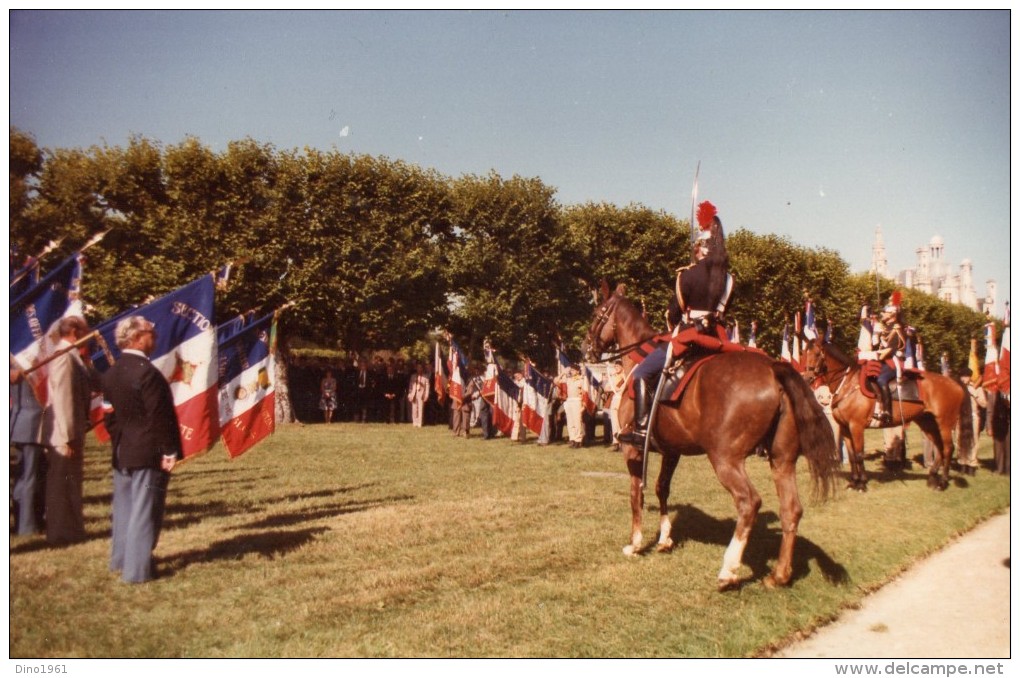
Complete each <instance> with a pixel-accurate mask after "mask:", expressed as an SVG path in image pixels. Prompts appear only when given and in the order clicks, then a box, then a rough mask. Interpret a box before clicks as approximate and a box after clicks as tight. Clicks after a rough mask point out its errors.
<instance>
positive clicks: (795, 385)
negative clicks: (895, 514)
mask: <svg viewBox="0 0 1020 678" xmlns="http://www.w3.org/2000/svg"><path fill="white" fill-rule="evenodd" d="M624 292H625V288H624V286H623V285H620V286H619V287H617V289H616V291H615V292H614V293H613V294H612V295H609V294H608V289H606V288H605V287H603V294H602V299H601V301H600V303H599V304H598V306H597V308H596V311H595V316H594V319H593V320H592V324H591V327H590V328H589V329H588V340H587V353H588V357H589V359H591V360H597V359H598V358H599V357H601V355H602V354H603V352H604V350H605V349H606V348H608V347H610V346H612V345H613V344H615V345H616V346H617V347H618V349H619V351H620V353H621V355H622V360H623V366H624V370H625V371H626V372H627V373H629V372H630V370H631V369H632V368H633V367H634V365H635V364H636V363H635V360H634V359H633V358H632V354H630V353H628V351H629V350H630V349H631V348H633V347H635V346H638V345H640V344H641V343H642V342H644V341H646V340H648V339H650V338H652V337H654V336H655V335H656V334H657V333H656V331H655V330H654V329H652V327H651V326H650V325H649V324H648V322H647V321H645V319H644V318H643V317H642V315H641V313H640V311H638V310H637V308H635V306H634V304H632V303H631V302H630V301H629V300H628V299H627V298H626V297H625V296H624ZM633 408H634V402H633V399H631V398H625V399H624V401H623V403H622V404H621V405H620V421H621V422H628V421H630V420H632V419H633ZM625 428H626V426H625ZM650 432H651V433H652V434H653V435H654V440H655V442H656V446H657V447H658V449H659V451H660V452H661V453H662V466H661V468H660V471H659V477H658V480H657V481H656V483H655V494H656V496H657V497H658V499H659V541H658V547H657V548H658V550H660V551H667V550H669V549H671V548H672V547H673V540H672V538H671V537H670V533H671V532H672V524H671V522H670V518H669V512H668V508H667V502H668V499H669V486H670V482H671V481H672V478H673V471H674V470H676V467H677V464H678V463H679V461H680V456H681V455H696V454H706V455H707V456H708V460H709V462H710V463H711V464H712V468H713V469H714V470H715V474H716V477H717V478H719V482H720V483H722V485H723V487H725V488H726V489H727V490H728V491H729V493H730V494H731V495H732V496H733V502H734V504H735V505H736V508H737V524H736V528H735V529H734V531H733V537H732V539H731V540H730V544H729V546H728V547H727V549H726V552H725V555H724V556H723V564H722V569H720V571H719V575H718V585H719V590H726V589H729V588H733V587H736V586H739V585H740V579H739V577H738V574H737V571H738V569H739V568H740V565H741V561H742V559H743V554H744V548H745V547H746V546H747V541H748V538H749V536H750V533H751V528H752V527H753V525H754V521H755V517H756V516H757V514H758V509H759V508H760V507H761V496H760V495H759V494H758V492H757V490H755V488H754V487H753V486H752V485H751V481H750V479H749V478H748V476H747V470H746V468H745V466H744V462H745V459H746V458H747V457H748V456H749V455H750V454H752V453H753V452H754V451H755V449H756V448H757V447H758V446H763V447H764V448H765V449H766V450H767V451H768V459H769V464H770V465H771V468H772V477H773V479H774V481H775V483H776V490H777V492H778V494H779V504H780V518H781V523H782V529H783V537H782V542H781V544H780V548H779V558H778V560H777V562H776V565H775V568H774V569H773V571H772V573H771V574H769V575H768V576H767V577H766V579H765V582H764V583H765V585H766V586H768V587H772V586H776V585H786V584H788V583H789V582H790V577H791V575H792V572H793V565H792V563H793V546H794V542H795V541H796V539H797V526H798V524H799V522H800V518H801V515H802V514H803V508H802V507H801V503H800V498H799V496H798V492H797V477H796V463H797V457H798V456H799V455H800V454H804V455H805V456H806V457H807V458H808V462H809V466H810V471H811V477H812V480H813V481H814V485H815V489H816V491H817V492H818V494H820V496H822V497H827V496H828V495H829V494H830V492H831V490H832V488H833V485H834V480H833V478H834V474H835V470H836V468H837V466H838V463H839V458H838V456H837V453H836V445H835V440H834V439H833V435H832V428H831V427H830V426H829V423H828V421H827V420H826V419H825V415H824V413H823V411H822V409H821V406H820V405H819V404H818V401H817V400H816V399H815V398H814V396H813V394H812V393H811V390H810V389H809V388H808V386H807V383H806V382H805V381H804V379H803V378H802V377H801V376H800V375H799V374H797V372H796V371H795V370H793V369H792V368H791V367H790V366H789V365H786V364H783V363H779V362H776V361H774V360H772V359H771V358H769V357H767V356H765V355H764V354H761V353H756V352H731V353H722V354H720V355H718V356H716V357H714V358H712V359H710V360H708V361H706V362H705V363H704V365H703V366H702V367H701V368H700V369H698V371H697V372H695V373H694V374H693V376H692V377H691V380H690V382H689V385H688V386H687V388H686V390H685V392H684V394H683V396H682V397H681V399H680V401H679V403H662V404H661V406H660V407H659V408H658V414H657V416H656V418H655V421H654V422H652V424H651V430H650ZM623 450H624V458H625V460H626V463H627V470H628V472H629V473H630V508H631V537H630V543H629V544H628V545H627V546H626V547H625V548H624V553H625V554H627V555H633V554H634V553H636V552H638V550H639V549H641V547H642V536H641V518H642V510H643V508H644V495H643V489H644V488H643V468H642V467H643V458H642V457H643V450H641V449H638V448H636V447H633V446H629V445H628V446H624V448H623Z"/></svg>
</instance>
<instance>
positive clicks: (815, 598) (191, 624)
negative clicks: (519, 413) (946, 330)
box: [10, 423, 1010, 658]
mask: <svg viewBox="0 0 1020 678" xmlns="http://www.w3.org/2000/svg"><path fill="white" fill-rule="evenodd" d="M908 436H909V438H908V445H909V450H908V453H909V455H910V456H914V455H916V454H918V453H919V452H920V438H919V434H918V433H917V431H916V430H911V431H910V432H909V433H908ZM880 445H881V435H880V434H878V433H875V432H869V434H868V449H869V450H875V449H876V448H878V447H879V446H880ZM979 455H980V458H981V460H982V462H983V463H984V464H985V466H984V468H982V470H981V471H979V473H978V475H977V476H976V477H967V476H961V475H959V474H956V473H954V474H953V476H952V478H951V484H950V487H949V489H948V490H947V491H945V492H941V493H940V492H935V491H932V490H930V489H928V488H927V487H926V484H925V471H924V470H923V469H922V468H921V467H920V466H919V465H917V464H915V465H914V467H913V468H911V469H907V470H906V471H903V472H899V473H895V474H894V473H886V472H883V471H882V470H881V468H880V464H879V462H877V461H874V460H871V461H869V462H868V469H869V472H871V473H872V482H871V484H870V491H869V492H867V493H865V494H858V493H851V492H841V493H839V494H838V495H837V496H836V497H835V498H834V499H833V500H830V501H829V502H827V503H824V504H815V503H812V502H810V501H809V499H808V497H807V495H808V490H809V487H810V484H809V482H808V478H807V463H806V462H802V463H801V464H799V473H800V478H801V483H800V485H801V491H802V499H803V500H804V503H805V514H804V519H803V520H802V522H801V527H800V539H799V540H798V543H797V551H796V555H795V558H794V566H795V570H794V581H793V584H792V586H790V587H789V588H786V589H782V590H778V591H770V590H767V589H766V588H765V587H764V586H763V585H762V583H761V580H762V577H763V576H764V575H765V574H766V573H767V572H768V570H769V568H770V566H771V564H772V563H773V562H774V560H775V558H776V554H777V549H778V545H779V539H780V534H779V521H778V516H777V510H778V506H777V499H776V493H775V488H774V486H773V485H772V481H771V477H770V474H769V471H768V465H767V463H766V462H765V461H763V460H761V459H759V458H757V457H752V458H750V459H749V460H748V462H747V463H748V467H749V469H750V471H751V475H752V478H753V479H754V482H755V484H756V486H757V487H758V489H759V491H760V492H761V494H762V497H763V500H764V503H763V506H762V511H761V514H760V515H759V520H758V523H757V525H756V526H755V529H754V532H753V533H752V537H751V543H750V544H749V546H748V549H747V552H746V554H745V558H744V562H745V566H744V570H745V574H746V575H747V577H748V578H749V581H748V583H747V584H746V585H745V586H744V587H743V588H741V589H740V590H738V591H734V592H729V593H723V594H720V593H717V592H716V590H715V577H716V573H717V572H718V570H719V567H720V564H721V562H722V556H723V551H724V549H725V547H726V544H727V543H728V542H729V539H730V536H731V534H732V530H733V525H734V509H733V505H732V502H731V500H730V497H729V495H728V494H727V493H726V492H725V490H723V488H722V486H721V485H719V483H718V481H717V480H716V479H715V476H714V474H713V473H712V470H711V468H710V466H709V465H708V463H707V461H706V460H705V458H704V457H696V458H690V459H684V460H683V461H682V462H681V464H680V467H679V469H678V470H677V473H676V477H675V479H674V481H673V496H672V499H671V506H672V510H673V513H674V516H675V528H674V539H675V540H676V541H677V543H678V547H677V548H676V549H675V550H674V551H673V552H672V553H670V554H655V553H649V554H648V555H644V556H638V557H633V558H627V557H625V556H623V555H622V552H621V549H622V547H623V546H624V544H625V543H626V541H627V540H628V538H629V520H630V518H629V509H628V499H627V483H628V481H627V477H626V474H625V470H624V466H623V462H622V460H621V458H620V455H619V454H616V453H612V452H610V451H609V448H607V447H602V446H595V447H589V448H585V449H581V450H571V449H568V448H567V446H566V445H565V444H554V445H551V446H549V447H539V446H537V445H535V444H534V442H533V439H532V442H529V443H526V444H523V445H520V444H512V443H510V442H509V441H507V440H505V439H497V440H490V441H483V440H481V439H480V438H469V439H466V440H464V439H458V438H454V437H452V436H451V435H450V432H449V431H448V430H447V429H446V428H445V427H426V428H424V429H414V428H412V427H411V426H409V425H397V426H388V425H383V424H363V425H359V424H349V423H343V424H332V425H330V426H326V425H324V424H316V425H307V426H305V425H292V426H286V427H283V428H281V429H280V430H279V431H278V432H277V433H276V435H275V436H273V437H272V438H271V439H269V440H268V441H266V442H264V443H262V444H260V445H259V446H257V447H255V448H254V449H253V450H251V451H250V452H248V453H247V454H245V455H243V456H241V457H240V458H238V459H236V460H234V461H229V460H228V459H227V458H226V454H225V453H224V452H223V450H222V449H220V448H215V449H213V450H212V451H211V452H209V453H208V454H206V455H203V456H201V457H198V458H196V459H193V460H190V461H188V462H187V463H185V464H184V465H182V466H180V467H179V468H178V470H176V471H175V472H174V477H173V479H172V480H171V483H170V492H169V499H168V502H167V518H166V525H165V528H164V531H163V535H162V537H161V540H160V543H159V545H158V546H157V549H156V556H157V559H158V563H159V570H160V573H161V577H160V578H159V579H158V580H156V581H154V582H150V583H148V584H144V585H139V586H132V585H127V584H123V583H121V582H120V580H119V579H118V578H117V577H116V576H115V575H113V574H111V573H110V572H108V570H107V561H108V555H109V547H110V499H111V479H110V471H109V456H110V454H109V447H108V446H105V445H100V444H98V443H96V442H95V441H94V440H91V439H90V443H89V445H88V447H87V450H86V481H85V514H86V515H85V518H86V528H87V531H88V539H87V541H85V542H84V543H81V544H78V545H74V546H71V547H67V548H62V549H53V548H49V547H48V546H47V545H46V543H45V540H44V539H43V538H42V537H14V536H12V537H11V542H10V656H11V657H12V658H37V657H39V658H41V657H745V656H755V655H761V654H767V653H768V651H769V649H770V648H772V647H775V646H777V645H779V644H781V643H783V642H784V640H785V639H787V638H789V637H791V636H792V635H793V634H796V633H797V632H798V631H802V630H806V629H810V628H811V627H813V626H815V625H817V624H819V623H821V622H823V621H826V620H828V619H831V618H832V617H833V616H834V615H836V614H838V612H839V611H840V610H841V609H842V608H845V607H848V606H853V605H855V604H856V603H857V602H859V601H860V599H861V598H862V597H863V596H864V595H865V594H866V593H867V592H868V591H870V590H872V589H874V588H876V587H878V586H881V585H882V584H883V583H884V582H886V581H888V580H889V579H890V578H892V577H894V576H895V575H896V574H897V573H898V572H900V571H901V570H903V569H904V568H906V567H908V566H909V565H910V564H911V563H913V562H915V561H917V560H918V559H920V558H922V557H923V556H925V555H926V554H928V553H930V552H932V551H934V550H936V549H938V548H939V547H940V546H942V545H943V544H945V543H946V542H947V541H948V540H949V539H951V538H952V537H953V536H954V535H957V534H959V533H960V532H963V531H966V530H968V529H970V528H971V527H973V526H974V525H975V524H977V523H978V522H980V521H981V520H983V519H985V518H987V517H988V516H990V515H993V514H995V513H998V512H1000V511H1002V510H1003V509H1004V508H1005V507H1007V506H1009V501H1010V498H1009V497H1010V493H1009V478H1006V477H1000V476H996V475H993V474H992V473H991V472H990V471H988V470H987V468H988V466H987V464H988V463H989V462H988V460H989V459H990V457H991V446H990V443H989V441H988V440H987V439H985V438H982V442H981V446H980V448H979ZM657 469H658V457H653V459H652V462H651V469H650V476H652V477H654V473H655V472H657ZM650 480H651V478H650ZM840 485H841V486H842V483H840ZM646 503H647V504H648V505H649V510H648V512H647V513H646V519H645V538H646V539H647V540H648V541H649V542H650V541H652V540H654V539H655V536H656V535H655V530H656V528H657V525H658V520H657V508H655V507H654V506H653V505H654V504H655V501H654V496H653V494H652V493H651V492H649V493H648V496H647V498H646ZM974 585H975V586H976V585H980V584H979V582H974Z"/></svg>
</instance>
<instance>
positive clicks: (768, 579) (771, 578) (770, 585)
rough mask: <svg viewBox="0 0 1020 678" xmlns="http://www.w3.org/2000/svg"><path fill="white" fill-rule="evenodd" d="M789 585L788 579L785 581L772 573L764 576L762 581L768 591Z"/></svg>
mask: <svg viewBox="0 0 1020 678" xmlns="http://www.w3.org/2000/svg"><path fill="white" fill-rule="evenodd" d="M789 583H790V578H789V577H786V578H785V579H780V578H778V577H777V576H776V575H775V574H774V573H771V572H770V573H769V574H767V575H765V579H763V580H762V584H764V585H765V588H767V589H769V590H770V591H771V590H773V589H779V588H783V587H784V586H787V585H788V584H789Z"/></svg>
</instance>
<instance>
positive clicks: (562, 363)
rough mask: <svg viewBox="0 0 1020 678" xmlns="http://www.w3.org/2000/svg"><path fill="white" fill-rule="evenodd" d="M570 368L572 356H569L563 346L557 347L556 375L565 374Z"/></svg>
mask: <svg viewBox="0 0 1020 678" xmlns="http://www.w3.org/2000/svg"><path fill="white" fill-rule="evenodd" d="M569 368H570V358H568V357H567V354H566V352H565V351H564V350H563V347H562V346H557V347H556V376H557V377H559V376H563V373H564V372H566V371H567V370H568V369H569Z"/></svg>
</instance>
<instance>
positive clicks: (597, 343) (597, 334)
mask: <svg viewBox="0 0 1020 678" xmlns="http://www.w3.org/2000/svg"><path fill="white" fill-rule="evenodd" d="M619 302H620V299H619V297H617V296H616V295H613V296H611V297H609V299H607V300H606V302H605V303H604V304H603V305H602V307H601V308H599V310H598V311H597V312H596V314H595V320H593V321H592V324H591V327H590V328H588V357H589V358H591V359H593V360H598V361H600V362H603V361H614V360H619V359H620V358H622V357H623V356H625V355H627V354H628V353H630V352H631V351H633V350H634V349H635V348H637V347H638V346H640V345H641V344H642V342H640V341H637V342H634V343H633V344H628V345H626V346H617V347H616V351H615V352H613V353H611V354H610V355H609V357H605V356H603V355H602V353H603V350H604V349H605V348H607V347H606V346H602V331H603V330H604V329H605V327H606V325H607V324H608V323H609V322H610V321H612V325H611V326H610V330H611V331H612V333H613V336H614V337H615V336H616V307H617V305H618V304H619Z"/></svg>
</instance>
